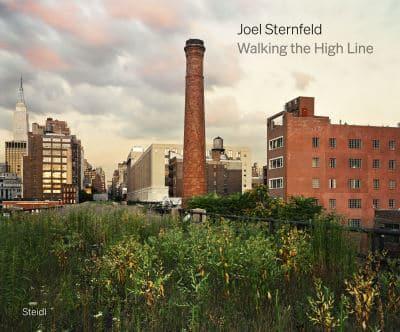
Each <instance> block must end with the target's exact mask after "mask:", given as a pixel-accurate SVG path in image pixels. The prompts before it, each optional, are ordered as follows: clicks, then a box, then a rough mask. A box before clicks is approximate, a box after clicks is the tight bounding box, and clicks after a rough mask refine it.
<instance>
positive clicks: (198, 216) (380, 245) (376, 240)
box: [179, 209, 400, 253]
mask: <svg viewBox="0 0 400 332" xmlns="http://www.w3.org/2000/svg"><path fill="white" fill-rule="evenodd" d="M179 213H180V216H181V217H182V218H185V217H186V218H187V217H189V218H190V220H192V221H194V222H198V223H200V222H203V221H205V220H206V219H207V218H209V219H211V220H214V221H215V220H222V219H226V220H232V221H240V222H265V223H268V225H269V231H270V232H271V233H273V232H274V231H275V229H276V226H277V225H280V224H290V225H294V226H300V227H302V228H308V227H313V223H312V221H311V220H309V221H304V220H278V219H274V218H269V217H265V218H264V217H251V216H237V215H227V214H218V213H208V212H204V210H200V209H199V210H196V209H193V210H184V209H180V211H179ZM340 227H341V228H342V229H343V230H345V231H347V232H353V233H361V234H367V235H368V236H369V237H370V242H371V243H370V245H371V250H372V251H376V250H380V251H381V250H384V249H386V248H385V236H394V237H398V243H386V244H387V245H391V246H394V247H396V248H395V250H394V251H395V252H396V253H397V252H398V253H400V230H395V229H385V228H379V227H372V228H367V227H349V226H344V225H340Z"/></svg>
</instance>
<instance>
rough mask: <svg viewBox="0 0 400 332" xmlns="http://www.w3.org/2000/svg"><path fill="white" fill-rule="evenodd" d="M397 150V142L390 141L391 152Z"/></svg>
mask: <svg viewBox="0 0 400 332" xmlns="http://www.w3.org/2000/svg"><path fill="white" fill-rule="evenodd" d="M395 149H396V141H394V140H390V141H389V150H395Z"/></svg>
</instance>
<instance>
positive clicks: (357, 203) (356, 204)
mask: <svg viewBox="0 0 400 332" xmlns="http://www.w3.org/2000/svg"><path fill="white" fill-rule="evenodd" d="M349 208H350V209H361V199H360V198H350V199H349Z"/></svg>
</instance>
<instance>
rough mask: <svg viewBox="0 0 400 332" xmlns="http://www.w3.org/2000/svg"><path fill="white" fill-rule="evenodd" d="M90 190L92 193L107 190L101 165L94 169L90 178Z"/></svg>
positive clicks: (100, 192)
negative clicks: (92, 176)
mask: <svg viewBox="0 0 400 332" xmlns="http://www.w3.org/2000/svg"><path fill="white" fill-rule="evenodd" d="M92 190H93V193H94V194H104V193H106V192H107V186H106V173H105V172H104V170H103V169H102V168H101V167H97V168H96V169H95V173H94V178H93V179H92Z"/></svg>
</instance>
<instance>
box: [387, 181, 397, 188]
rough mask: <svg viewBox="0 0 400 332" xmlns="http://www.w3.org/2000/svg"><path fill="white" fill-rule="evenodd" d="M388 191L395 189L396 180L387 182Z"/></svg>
mask: <svg viewBox="0 0 400 332" xmlns="http://www.w3.org/2000/svg"><path fill="white" fill-rule="evenodd" d="M389 189H396V180H389Z"/></svg>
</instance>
